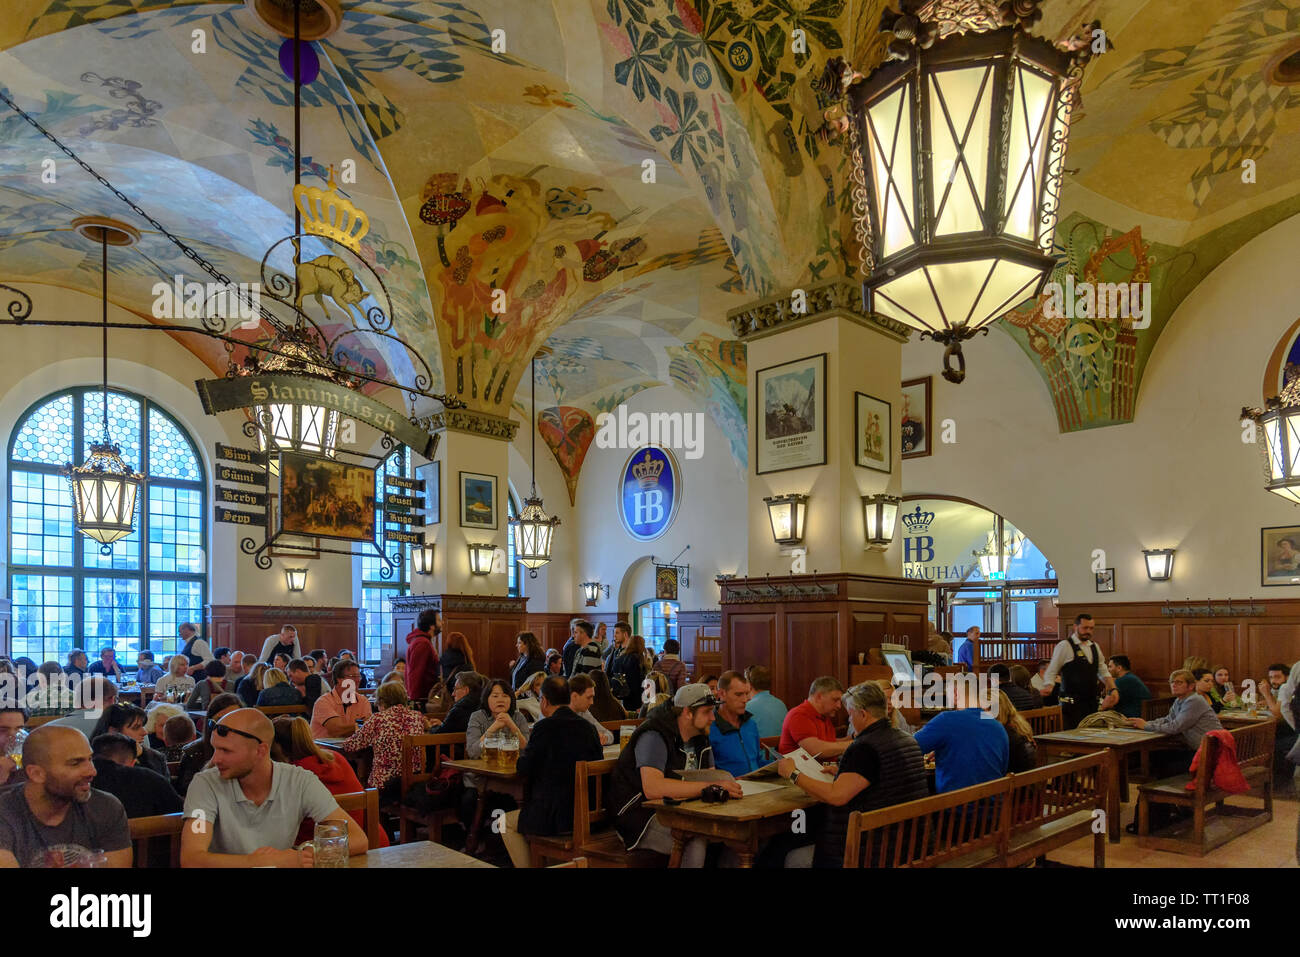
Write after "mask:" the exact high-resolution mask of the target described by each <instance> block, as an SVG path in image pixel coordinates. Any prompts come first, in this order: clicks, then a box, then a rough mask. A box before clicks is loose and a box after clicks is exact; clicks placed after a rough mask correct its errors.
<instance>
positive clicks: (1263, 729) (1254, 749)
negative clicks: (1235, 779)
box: [1228, 721, 1277, 774]
mask: <svg viewBox="0 0 1300 957" xmlns="http://www.w3.org/2000/svg"><path fill="white" fill-rule="evenodd" d="M1228 733H1229V734H1231V735H1232V740H1233V741H1234V742H1235V743H1236V745H1237V765H1238V767H1240V768H1241V769H1242V770H1243V771H1244V770H1245V769H1246V768H1256V767H1258V768H1265V769H1268V770H1269V773H1270V774H1271V773H1272V767H1273V739H1274V738H1275V737H1276V735H1277V722H1276V721H1257V722H1254V723H1252V724H1244V725H1241V726H1240V727H1236V728H1233V729H1232V730H1231V731H1229V732H1228Z"/></svg>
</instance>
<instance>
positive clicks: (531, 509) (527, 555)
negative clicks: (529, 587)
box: [510, 356, 560, 578]
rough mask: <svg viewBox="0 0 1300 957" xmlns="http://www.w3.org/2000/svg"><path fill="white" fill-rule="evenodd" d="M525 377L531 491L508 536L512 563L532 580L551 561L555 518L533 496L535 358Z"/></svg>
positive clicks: (557, 520)
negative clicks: (529, 385) (529, 392)
mask: <svg viewBox="0 0 1300 957" xmlns="http://www.w3.org/2000/svg"><path fill="white" fill-rule="evenodd" d="M529 374H530V376H531V377H532V380H533V398H532V414H531V417H530V418H529V420H528V427H529V429H530V430H531V431H532V433H533V437H532V441H533V451H532V463H531V468H532V491H531V494H529V496H528V498H526V499H524V507H523V508H521V509H520V510H519V517H518V518H515V519H513V520H511V522H510V533H511V534H512V535H514V537H515V561H517V562H519V564H521V565H523V566H524V567H525V568H527V569H528V577H529V578H536V577H537V569H539V568H541V567H542V566H543V565H545V564H546V563H547V562H549V561H550V560H551V542H552V540H553V539H554V537H555V526H557V525H559V524H560V519H559V517H558V516H557V517H554V518H548V517H547V515H546V512H545V511H544V510H543V509H542V497H541V496H540V495H538V494H537V357H536V356H534V357H533V361H532V365H531V366H530V367H529Z"/></svg>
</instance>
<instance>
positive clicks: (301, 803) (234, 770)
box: [181, 708, 369, 867]
mask: <svg viewBox="0 0 1300 957" xmlns="http://www.w3.org/2000/svg"><path fill="white" fill-rule="evenodd" d="M212 731H213V733H212V742H211V743H212V751H213V756H212V767H210V768H208V769H207V770H205V771H201V772H199V773H198V774H197V775H195V776H194V780H193V782H191V784H190V787H189V791H188V792H187V793H186V795H185V817H186V819H187V823H186V826H185V829H184V830H183V831H182V832H181V866H182V867H311V866H312V863H313V857H312V848H311V845H310V844H307V845H305V846H304V847H303V848H302V849H301V850H295V849H294V841H295V840H296V839H297V835H298V828H299V827H300V826H301V825H302V822H303V820H305V819H306V818H312V819H313V820H314V821H316V822H317V823H320V822H321V821H342V822H344V823H345V824H346V823H347V822H349V821H350V818H349V817H348V815H347V814H346V813H345V812H344V811H343V810H342V809H341V808H340V807H339V806H338V802H336V801H335V800H334V798H333V796H332V795H331V794H330V793H329V791H328V790H326V788H325V785H323V784H322V783H321V781H320V779H319V778H318V777H316V775H314V774H313V773H311V772H310V771H308V770H306V769H304V768H300V767H297V766H296V765H293V764H284V763H280V762H275V761H272V760H271V753H270V752H271V742H272V741H273V739H274V737H275V734H274V729H273V728H272V725H271V720H270V719H269V718H268V717H267V716H266V715H264V714H262V712H260V711H258V710H256V709H255V708H241V709H240V710H238V711H233V712H231V713H230V714H228V715H226V716H225V717H224V718H222V719H221V720H220V721H219V722H217V724H216V725H215V727H213V729H212ZM368 849H369V845H368V843H367V841H366V834H365V831H364V830H361V829H359V828H357V827H355V826H352V827H349V828H348V853H349V854H350V855H357V854H364V853H365V852H366V851H367V850H368Z"/></svg>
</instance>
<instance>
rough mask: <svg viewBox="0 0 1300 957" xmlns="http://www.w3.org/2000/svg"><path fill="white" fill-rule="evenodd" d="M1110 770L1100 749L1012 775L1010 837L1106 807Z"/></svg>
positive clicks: (1009, 799) (1009, 817)
mask: <svg viewBox="0 0 1300 957" xmlns="http://www.w3.org/2000/svg"><path fill="white" fill-rule="evenodd" d="M1108 772H1109V769H1108V766H1107V763H1106V754H1105V752H1102V751H1098V752H1096V753H1094V754H1088V755H1084V756H1083V757H1079V758H1073V759H1071V760H1069V761H1061V762H1058V763H1056V764H1048V765H1045V766H1044V767H1041V768H1036V769H1035V770H1033V771H1026V772H1023V773H1021V774H1012V775H1010V777H1011V792H1010V796H1009V797H1008V799H1007V803H1008V810H1009V815H1008V819H1009V820H1008V823H1009V827H1010V831H1009V834H1008V837H1010V836H1013V835H1015V834H1017V833H1018V832H1020V831H1025V830H1032V829H1033V828H1036V827H1039V826H1040V825H1043V824H1047V823H1049V822H1051V821H1055V820H1057V819H1058V818H1063V817H1069V816H1070V815H1072V814H1076V813H1078V812H1079V811H1091V810H1093V809H1096V808H1105V806H1106V795H1107V789H1108V787H1109V777H1108Z"/></svg>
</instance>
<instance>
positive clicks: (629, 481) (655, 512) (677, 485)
mask: <svg viewBox="0 0 1300 957" xmlns="http://www.w3.org/2000/svg"><path fill="white" fill-rule="evenodd" d="M681 498H682V480H681V472H680V471H678V469H677V460H676V459H674V458H673V454H672V453H671V452H669V451H668V450H667V449H661V448H659V447H658V446H655V445H649V446H646V447H644V448H640V449H637V450H636V451H635V452H633V453H632V455H631V457H630V458H629V459H628V460H627V464H626V465H624V466H623V472H622V478H621V479H620V480H619V496H618V516H619V518H620V519H621V520H622V522H623V528H625V529H626V530H627V533H628V534H629V535H631V536H632V537H633V538H635V539H636V540H637V541H639V542H648V541H650V540H652V539H655V538H658V537H659V536H660V535H662V534H663V533H664V532H666V531H668V526H669V525H671V524H672V523H673V519H674V518H676V517H677V506H678V505H680V504H681Z"/></svg>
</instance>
